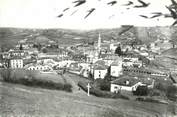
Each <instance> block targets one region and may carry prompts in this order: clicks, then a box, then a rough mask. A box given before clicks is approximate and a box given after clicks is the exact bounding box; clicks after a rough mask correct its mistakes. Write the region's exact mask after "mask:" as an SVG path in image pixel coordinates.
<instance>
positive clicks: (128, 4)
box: [124, 1, 133, 6]
mask: <svg viewBox="0 0 177 117" xmlns="http://www.w3.org/2000/svg"><path fill="white" fill-rule="evenodd" d="M132 4H133V2H132V1H128V3H127V4H124V6H130V5H132Z"/></svg>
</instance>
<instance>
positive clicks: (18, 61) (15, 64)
mask: <svg viewBox="0 0 177 117" xmlns="http://www.w3.org/2000/svg"><path fill="white" fill-rule="evenodd" d="M9 64H10V68H12V69H16V68H23V59H22V58H19V57H14V58H11V59H10V60H9Z"/></svg>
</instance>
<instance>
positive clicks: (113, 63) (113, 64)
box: [111, 60, 120, 66]
mask: <svg viewBox="0 0 177 117" xmlns="http://www.w3.org/2000/svg"><path fill="white" fill-rule="evenodd" d="M119 63H120V61H118V60H117V61H114V62H112V63H111V66H119Z"/></svg>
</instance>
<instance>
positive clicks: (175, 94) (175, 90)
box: [166, 85, 177, 101]
mask: <svg viewBox="0 0 177 117" xmlns="http://www.w3.org/2000/svg"><path fill="white" fill-rule="evenodd" d="M166 96H167V97H168V99H170V100H172V101H177V87H176V86H173V85H172V86H168V87H167V92H166Z"/></svg>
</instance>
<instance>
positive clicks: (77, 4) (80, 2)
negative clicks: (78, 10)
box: [73, 0, 86, 7]
mask: <svg viewBox="0 0 177 117" xmlns="http://www.w3.org/2000/svg"><path fill="white" fill-rule="evenodd" d="M73 3H76V5H75V6H74V7H77V6H80V5H82V4H84V3H86V0H77V1H74V2H73Z"/></svg>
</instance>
